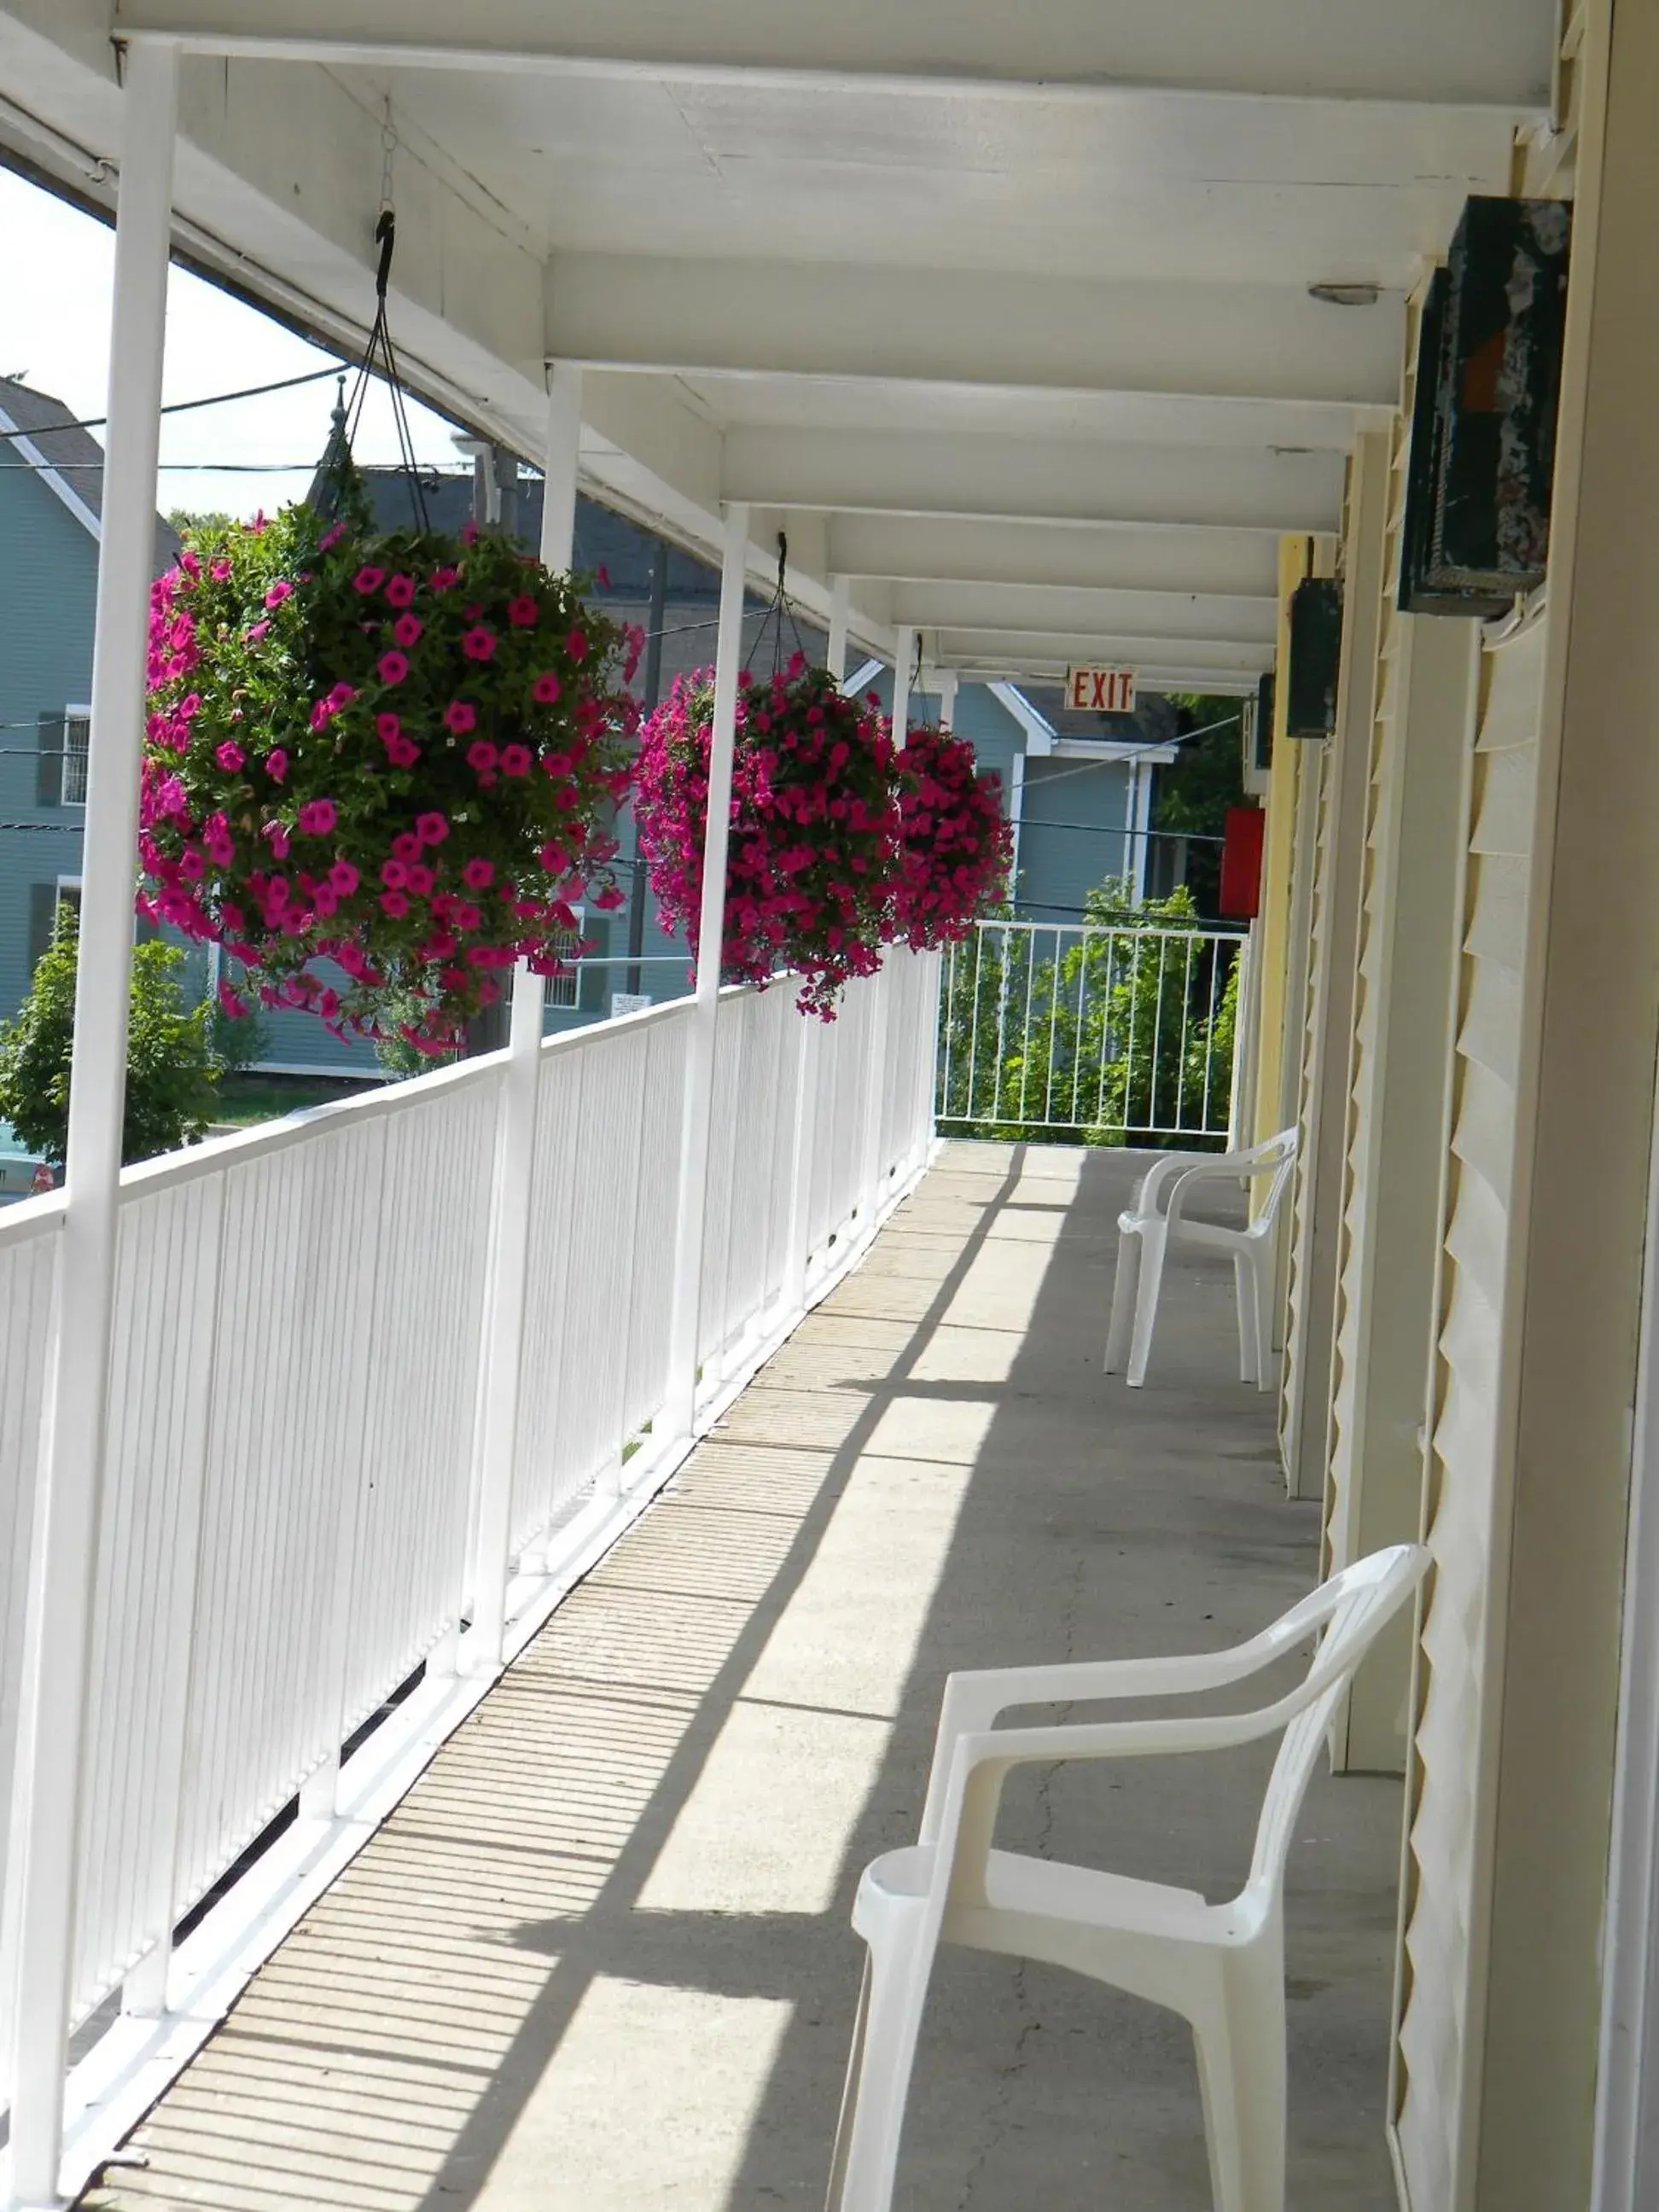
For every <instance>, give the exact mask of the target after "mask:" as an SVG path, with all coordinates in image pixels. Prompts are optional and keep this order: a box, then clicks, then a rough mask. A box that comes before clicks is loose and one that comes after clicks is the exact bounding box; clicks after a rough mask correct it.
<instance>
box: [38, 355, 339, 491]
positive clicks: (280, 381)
mask: <svg viewBox="0 0 1659 2212" xmlns="http://www.w3.org/2000/svg"><path fill="white" fill-rule="evenodd" d="M344 366H345V364H344V362H335V363H334V365H333V366H332V367H331V368H308V369H307V371H306V373H305V374H304V375H303V376H279V377H278V378H277V379H276V382H275V383H274V384H249V385H245V386H243V388H242V389H241V391H240V392H210V393H209V395H208V397H207V398H205V399H174V400H171V401H169V403H168V404H167V406H165V407H163V408H162V409H161V413H162V414H163V415H188V414H190V413H191V411H192V410H194V409H196V408H197V407H224V406H228V404H229V403H230V402H231V401H232V400H233V399H262V398H264V395H265V393H266V392H291V391H293V389H294V387H295V386H296V385H299V384H320V383H321V382H322V380H323V379H324V378H325V376H338V375H339V374H340V373H341V371H342V369H343V368H344ZM8 381H9V382H15V383H21V382H22V380H21V377H19V378H13V379H9V380H8ZM24 388H25V389H26V390H27V389H28V388H29V387H27V386H25V387H24ZM108 421H109V417H108V416H107V415H84V416H82V417H81V419H80V421H79V422H43V423H41V424H40V427H39V428H37V429H33V430H0V438H49V437H50V436H51V435H52V433H53V431H54V430H101V429H102V428H104V426H105V424H106V422H108ZM85 465H88V466H89V465H90V464H89V463H88V464H85Z"/></svg>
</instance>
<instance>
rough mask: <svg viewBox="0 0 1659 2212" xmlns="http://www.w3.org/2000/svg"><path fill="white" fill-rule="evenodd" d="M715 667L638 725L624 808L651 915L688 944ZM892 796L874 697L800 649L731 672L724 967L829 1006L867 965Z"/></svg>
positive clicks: (883, 888) (891, 830)
mask: <svg viewBox="0 0 1659 2212" xmlns="http://www.w3.org/2000/svg"><path fill="white" fill-rule="evenodd" d="M713 724H714V671H712V670H711V669H701V670H699V671H696V673H695V674H694V675H691V676H690V677H681V678H678V680H677V681H676V683H675V685H674V688H673V690H672V692H671V694H670V696H669V697H668V699H667V700H666V701H665V702H664V704H663V705H662V706H661V707H659V708H658V710H657V711H656V713H655V714H653V715H652V716H650V718H649V719H648V720H647V722H646V723H645V725H644V727H643V729H642V730H641V738H640V755H639V762H638V766H637V769H636V772H635V813H636V815H637V817H638V821H639V825H640V849H641V854H643V855H644V858H645V860H646V861H647V865H648V866H649V869H650V872H651V884H652V888H653V890H654V891H655V893H656V896H657V902H658V905H659V909H660V911H661V914H662V918H663V922H664V926H665V927H666V928H667V929H669V930H670V931H671V932H672V933H676V934H678V933H680V932H682V931H683V932H684V934H685V937H686V939H687V940H688V942H689V943H690V947H691V951H692V954H693V957H697V956H698V954H699V951H700V948H699V946H698V943H697V927H698V919H699V908H700V905H701V902H702V843H703V828H704V822H705V818H706V816H707V812H708V762H709V752H710V746H711V741H712V736H713ZM898 835H899V809H898V800H897V794H896V791H895V788H894V781H893V745H892V739H891V737H890V732H889V730H888V727H887V725H886V723H885V721H884V719H883V717H882V715H881V714H880V711H879V708H878V706H877V705H876V703H875V702H874V701H873V699H872V700H866V701H860V700H856V699H849V698H847V697H845V696H843V694H842V691H841V690H840V688H839V686H838V685H837V684H836V680H835V678H833V677H832V676H831V675H830V674H829V671H828V670H827V669H824V668H809V667H808V666H807V665H806V661H805V656H804V655H803V654H799V653H797V654H796V655H795V657H794V658H793V659H792V660H791V661H790V663H789V665H788V667H787V669H786V670H785V671H781V673H779V674H778V675H776V676H775V677H773V678H771V679H770V680H769V681H768V680H762V681H760V682H756V681H755V680H753V679H752V678H750V677H749V676H748V675H747V674H746V673H745V675H744V678H742V680H741V682H740V684H739V687H738V710H737V735H736V744H735V750H734V755H733V763H732V830H731V845H730V850H729V855H728V860H727V867H726V939H725V943H724V945H723V946H722V947H721V957H720V964H721V973H722V975H724V977H725V978H726V981H729V982H751V983H757V984H760V985H762V986H764V985H765V984H767V983H768V982H769V981H771V980H772V978H773V977H774V976H775V975H776V974H777V973H778V972H779V971H780V970H781V969H790V970H793V973H794V974H795V975H797V976H798V977H799V979H800V984H801V988H800V995H799V1006H800V1008H801V1010H802V1012H811V1013H816V1014H818V1015H820V1016H822V1018H823V1019H824V1020H826V1021H831V1020H833V1019H834V1018H835V1011H836V999H837V998H838V996H839V995H840V993H841V990H842V986H843V985H844V984H845V983H846V982H847V981H848V979H849V978H850V977H852V976H854V975H871V974H872V973H873V972H874V971H875V969H878V967H879V966H880V964H881V947H882V944H883V941H884V937H885V935H886V933H887V930H888V927H889V924H890V910H889V902H890V891H891V886H892V880H893V875H894V871H895V867H896V860H897V851H898Z"/></svg>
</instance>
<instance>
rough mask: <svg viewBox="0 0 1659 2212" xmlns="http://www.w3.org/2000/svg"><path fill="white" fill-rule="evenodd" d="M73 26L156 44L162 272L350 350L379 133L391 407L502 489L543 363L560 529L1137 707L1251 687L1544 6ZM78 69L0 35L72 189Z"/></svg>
mask: <svg viewBox="0 0 1659 2212" xmlns="http://www.w3.org/2000/svg"><path fill="white" fill-rule="evenodd" d="M114 15H115V22H114V27H115V28H117V29H118V30H122V29H125V30H127V31H136V32H137V33H140V34H143V33H169V34H173V33H176V34H179V35H182V36H184V37H185V39H186V40H187V42H188V54H189V58H187V60H186V64H185V87H184V91H185V97H184V101H183V106H182V110H181V117H182V124H181V127H182V131H183V143H181V148H180V159H179V203H180V206H181V210H182V211H183V212H184V213H185V215H186V216H188V217H189V218H190V219H191V221H192V222H193V223H194V224H195V226H196V228H197V232H198V233H199V234H206V237H207V244H206V246H205V247H198V251H201V252H203V258H206V259H208V260H210V261H212V260H213V259H214V258H216V257H218V258H220V260H221V264H222V265H224V266H226V267H228V268H234V270H235V271H236V273H237V274H238V275H239V276H240V278H241V279H242V281H244V282H246V283H249V284H250V285H251V286H252V288H253V289H256V290H258V289H262V288H263V289H266V291H267V293H268V295H270V296H273V297H280V296H281V295H282V293H283V288H284V287H286V288H288V289H289V292H290V293H291V294H295V295H300V296H301V297H303V298H304V299H305V300H307V301H311V302H314V303H316V305H315V308H314V310H313V316H312V319H314V320H317V321H319V323H321V324H322V325H324V326H325V327H327V326H329V325H330V323H331V320H332V321H334V322H336V323H337V324H338V325H342V326H349V324H350V323H351V321H352V320H353V319H361V318H362V313H363V310H364V308H365V307H366V305H367V300H366V296H365V289H364V288H365V282H366V275H367V267H368V260H369V253H368V230H369V229H370V228H372V222H373V216H374V210H375V209H376V208H377V207H378V202H379V189H378V188H379V179H380V158H381V133H382V129H383V126H384V124H385V121H386V116H387V113H388V112H389V114H390V118H391V122H392V127H393V129H394V130H395V132H396V134H397V139H398V148H397V151H396V154H395V155H394V160H393V185H394V192H395V197H396V198H397V201H398V209H399V215H400V224H399V229H400V239H399V248H398V264H397V266H396V269H395V270H394V286H395V287H396V288H397V298H396V301H395V302H394V306H395V308H396V313H397V319H398V326H399V327H400V328H401V330H402V332H403V337H404V350H405V353H406V354H407V355H408V356H409V357H410V360H411V362H414V363H415V364H416V367H417V368H418V369H419V371H420V372H421V374H422V380H424V381H425V382H426V384H427V385H428V388H429V389H431V390H432V391H434V392H435V393H437V394H438V395H439V396H441V397H450V398H452V399H453V400H454V401H456V402H458V403H459V404H465V407H466V408H467V410H468V411H469V412H470V413H471V415H472V416H474V417H475V419H477V420H479V421H481V422H484V423H486V424H489V425H494V426H495V427H496V428H501V429H504V430H506V431H507V434H508V435H514V436H516V437H517V438H518V439H519V440H520V441H521V443H522V445H523V447H524V448H525V450H526V451H533V450H534V446H535V441H536V437H537V431H538V424H537V414H538V400H537V387H538V384H539V380H540V376H541V364H542V361H543V360H544V358H545V357H547V356H558V357H562V358H566V359H571V360H575V361H580V362H582V363H583V364H584V365H585V367H586V384H585V409H584V411H585V420H586V424H587V433H586V441H585V459H586V465H587V468H588V470H589V472H590V475H591V476H592V477H593V479H594V480H595V481H596V485H597V488H599V489H603V490H608V491H609V492H610V493H611V495H613V496H617V497H618V498H620V499H621V500H623V501H624V503H626V504H629V506H631V507H633V508H634V509H635V511H638V512H641V513H645V514H647V515H650V516H653V517H655V518H659V519H660V520H662V521H663V522H664V523H665V524H666V526H668V527H669V528H671V530H672V531H674V532H676V533H677V534H678V535H681V536H683V537H687V538H693V539H696V540H698V541H700V542H702V543H703V544H709V543H711V542H712V541H713V540H714V538H715V536H716V534H717V531H718V516H719V511H720V502H721V501H722V500H726V499H739V498H740V499H743V500H745V501H749V502H750V504H751V506H752V507H754V508H755V509H756V510H757V512H756V516H755V546H756V565H757V569H758V568H760V567H762V566H763V565H764V563H765V562H766V561H767V560H768V559H769V556H770V547H771V542H772V540H771V533H772V532H773V531H774V530H775V527H776V526H777V525H778V524H779V523H780V522H787V527H788V531H789V536H790V543H791V549H792V557H793V560H794V561H795V562H796V563H797V564H798V580H799V583H800V585H801V588H802V592H803V595H804V597H805V599H807V601H808V603H809V604H811V605H814V606H815V607H817V608H819V609H822V608H823V607H825V606H827V604H828V597H829V580H830V577H831V575H832V574H835V573H837V572H839V573H844V574H848V575H850V576H851V577H852V578H853V579H854V586H853V590H854V598H853V613H854V636H855V638H856V639H857V640H858V641H861V642H863V643H865V644H877V645H882V644H884V645H885V646H886V647H887V648H888V649H889V650H890V649H891V640H892V626H893V625H895V624H899V623H920V624H921V626H922V628H923V629H924V634H925V635H926V638H927V643H928V647H929V657H930V659H932V658H937V659H939V660H940V661H942V662H945V663H946V664H950V663H955V664H956V665H959V666H961V667H962V668H963V669H964V670H965V671H975V672H980V673H993V674H1007V675H1022V674H1023V675H1028V676H1031V675H1038V674H1052V673H1054V671H1056V670H1057V669H1063V667H1064V665H1065V662H1066V659H1067V658H1073V657H1076V658H1081V657H1086V656H1087V655H1088V654H1089V653H1091V652H1097V653H1099V654H1100V655H1101V656H1102V657H1104V656H1106V655H1107V654H1112V655H1125V656H1133V658H1134V659H1136V661H1137V663H1138V665H1139V666H1140V667H1141V669H1142V671H1143V676H1144V678H1146V680H1148V681H1149V683H1150V681H1151V678H1152V671H1157V673H1158V675H1159V676H1160V677H1164V678H1169V679H1170V680H1175V679H1176V678H1179V679H1181V680H1183V681H1184V680H1188V679H1197V678H1212V679H1213V680H1215V681H1216V682H1218V683H1219V682H1222V681H1224V680H1225V681H1226V682H1230V683H1234V684H1244V683H1247V682H1249V680H1251V678H1252V677H1253V674H1254V671H1255V670H1257V669H1259V668H1261V667H1263V666H1266V665H1268V663H1269V661H1270V659H1271V654H1272V648H1273V591H1274V575H1275V558H1276V553H1275V549H1276V542H1277V538H1278V535H1279V532H1282V531H1312V530H1331V529H1334V527H1335V526H1337V524H1338V521H1339V518H1340V507H1341V497H1342V477H1343V459H1342V457H1343V455H1344V453H1346V448H1347V447H1348V446H1349V444H1350V441H1351V440H1352V435H1353V434H1354V431H1355V429H1356V428H1358V427H1363V426H1364V424H1366V423H1368V422H1376V421H1378V420H1380V419H1384V418H1385V417H1386V414H1387V412H1388V410H1391V409H1392V407H1393V405H1394V404H1395V398H1396V395H1397V392H1398V389H1399V376H1400V366H1401V343H1402V336H1403V329H1404V314H1403V301H1404V297H1405V294H1406V292H1407V289H1409V287H1410V286H1411V285H1412V284H1413V283H1414V282H1415V281H1416V279H1417V277H1418V276H1419V274H1420V273H1421V270H1422V269H1423V267H1424V265H1425V263H1427V262H1429V261H1431V259H1432V258H1434V257H1435V256H1436V255H1437V253H1439V252H1441V251H1443V247H1444V246H1445V243H1446V241H1447V240H1448V238H1449V234H1450V232H1451V229H1452V228H1453V226H1454V224H1455V220H1456V217H1457V215H1458V212H1459V210H1461V208H1462V203H1463V201H1464V199H1465V197H1467V196H1468V194H1469V193H1470V192H1472V191H1505V190H1507V189H1508V188H1509V180H1510V173H1511V162H1512V152H1513V148H1514V143H1515V138H1516V131H1517V129H1521V128H1527V129H1532V128H1535V127H1538V126H1539V125H1541V122H1542V120H1543V118H1544V116H1545V112H1546V108H1547V99H1548V94H1549V86H1550V75H1551V71H1550V59H1551V54H1552V51H1553V37H1554V33H1555V8H1554V4H1553V0H1389V4H1388V5H1387V6H1379V5H1378V4H1376V0H1248V4H1240V0H1114V4H1112V5H1110V6H1108V5H1106V4H1104V0H1027V4H1025V5H1024V6H1023V7H1019V8H1013V7H1010V6H1009V5H1008V4H1007V0H837V4H836V5H835V6H833V7H831V6H829V5H812V4H806V0H794V4H792V0H675V4H672V5H667V4H665V0H605V4H603V5H601V6H598V7H595V6H593V5H592V0H465V4H464V5H460V4H452V0H119V4H118V6H117V8H116V9H115V11H114ZM111 27H112V18H111V9H110V0H0V70H3V71H4V73H5V75H6V78H7V82H8V88H10V86H11V85H12V83H14V82H17V83H19V84H20V85H21V88H22V89H21V91H20V92H19V94H17V95H16V96H17V98H18V100H20V102H21V103H22V104H24V105H27V106H30V107H31V108H32V111H33V112H34V113H35V114H38V115H47V116H51V117H52V118H55V119H56V120H57V121H58V127H59V128H63V127H64V126H65V125H66V124H68V123H72V124H73V125H74V129H75V132H76V139H77V143H80V144H82V145H85V146H88V148H89V149H91V150H92V151H94V153H102V152H106V151H107V150H109V147H108V143H107V142H109V141H111V140H112V137H113V136H114V127H115V125H116V123H117V122H118V103H117V102H116V101H115V100H113V97H112V89H111V88H110V85H109V82H108V62H107V56H108V47H107V43H106V41H107V35H108V33H109V31H110V29H111ZM227 56H228V57H229V58H226V57H227ZM388 101H389V102H390V107H389V111H388V108H387V102H388ZM7 135H11V136H12V137H13V138H14V143H17V144H18V145H19V146H20V149H21V150H26V151H28V152H29V153H30V154H31V157H32V158H34V159H36V160H40V159H41V158H42V157H41V154H40V148H39V147H38V146H35V147H29V146H27V143H26V141H25V139H24V138H20V137H17V135H16V134H15V132H13V131H12V130H11V126H10V125H9V124H8V122H7V121H6V111H4V110H0V137H5V136H7ZM51 158H52V157H51V156H50V155H48V157H47V166H50V165H51ZM1328 282H1336V283H1350V284H1352V283H1372V284H1375V285H1376V286H1377V287H1378V288H1379V292H1380V296H1379V298H1378V300H1377V301H1376V304H1375V305H1372V306H1366V307H1336V306H1330V305H1327V304H1324V303H1322V302H1320V301H1315V300H1313V299H1311V298H1310V296H1309V293H1308V289H1307V288H1308V287H1309V286H1310V284H1313V283H1328ZM538 340H539V343H538Z"/></svg>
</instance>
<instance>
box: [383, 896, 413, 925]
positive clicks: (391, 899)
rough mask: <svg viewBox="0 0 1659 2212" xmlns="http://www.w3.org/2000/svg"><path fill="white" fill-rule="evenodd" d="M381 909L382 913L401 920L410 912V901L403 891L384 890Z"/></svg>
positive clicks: (394, 919) (395, 919)
mask: <svg viewBox="0 0 1659 2212" xmlns="http://www.w3.org/2000/svg"><path fill="white" fill-rule="evenodd" d="M380 911H381V913H382V914H389V915H391V916H392V920H393V921H400V920H401V919H402V917H403V916H404V915H406V914H407V913H408V912H409V901H408V900H407V899H406V898H405V897H404V895H403V893H402V892H401V891H382V892H381V893H380Z"/></svg>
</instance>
